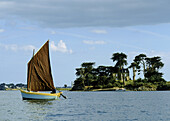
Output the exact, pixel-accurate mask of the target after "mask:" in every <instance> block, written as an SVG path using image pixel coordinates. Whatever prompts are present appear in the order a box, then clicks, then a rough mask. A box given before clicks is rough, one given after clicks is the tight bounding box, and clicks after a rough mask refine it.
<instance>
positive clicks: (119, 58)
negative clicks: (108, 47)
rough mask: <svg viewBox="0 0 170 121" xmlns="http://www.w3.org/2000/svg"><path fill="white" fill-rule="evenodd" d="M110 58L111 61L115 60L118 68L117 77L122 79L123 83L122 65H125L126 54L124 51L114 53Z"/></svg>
mask: <svg viewBox="0 0 170 121" xmlns="http://www.w3.org/2000/svg"><path fill="white" fill-rule="evenodd" d="M111 59H112V60H113V62H115V61H116V64H115V67H117V68H118V78H119V79H120V80H123V84H124V85H125V79H124V74H123V69H124V66H125V65H127V55H126V54H124V53H114V54H113V55H112V58H111Z"/></svg>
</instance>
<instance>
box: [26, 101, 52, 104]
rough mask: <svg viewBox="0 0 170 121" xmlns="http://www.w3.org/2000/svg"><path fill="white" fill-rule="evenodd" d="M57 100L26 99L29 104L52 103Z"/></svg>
mask: <svg viewBox="0 0 170 121" xmlns="http://www.w3.org/2000/svg"><path fill="white" fill-rule="evenodd" d="M53 101H55V100H24V102H27V103H28V104H39V105H52V104H53Z"/></svg>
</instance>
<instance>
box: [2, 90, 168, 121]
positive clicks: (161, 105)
mask: <svg viewBox="0 0 170 121" xmlns="http://www.w3.org/2000/svg"><path fill="white" fill-rule="evenodd" d="M64 95H66V96H67V97H68V99H63V98H60V100H53V101H23V100H22V99H21V94H20V91H0V121H58V120H76V121H81V120H83V121H89V120H91V121H111V120H112V121H170V91H162V92H158V91H154V92H151V91H150V92H131V91H127V92H114V91H106V92H64Z"/></svg>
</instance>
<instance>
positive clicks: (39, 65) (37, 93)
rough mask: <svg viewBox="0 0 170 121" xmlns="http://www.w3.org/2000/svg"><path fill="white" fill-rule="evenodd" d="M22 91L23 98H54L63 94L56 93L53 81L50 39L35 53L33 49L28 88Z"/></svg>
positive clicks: (29, 64)
mask: <svg viewBox="0 0 170 121" xmlns="http://www.w3.org/2000/svg"><path fill="white" fill-rule="evenodd" d="M20 91H21V95H22V98H23V100H53V99H58V98H59V97H60V96H61V95H62V92H58V93H56V89H55V87H54V83H53V78H52V73H51V66H50V57H49V40H48V41H47V42H46V43H45V44H44V45H43V46H42V47H41V48H40V50H39V51H38V52H37V53H36V54H35V55H34V51H33V57H32V58H31V60H30V61H29V62H28V73H27V90H20ZM49 91H50V92H49ZM51 91H52V92H51ZM47 92H48V93H47Z"/></svg>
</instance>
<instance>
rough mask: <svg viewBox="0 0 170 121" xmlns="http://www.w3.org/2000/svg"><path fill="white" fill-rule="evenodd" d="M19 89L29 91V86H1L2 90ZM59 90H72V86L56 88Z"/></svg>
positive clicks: (11, 84)
mask: <svg viewBox="0 0 170 121" xmlns="http://www.w3.org/2000/svg"><path fill="white" fill-rule="evenodd" d="M18 89H27V85H26V84H22V83H19V84H13V83H10V84H6V83H1V84H0V90H18ZM56 89H57V90H71V86H66V85H64V87H56Z"/></svg>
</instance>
